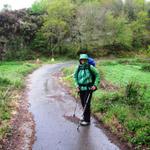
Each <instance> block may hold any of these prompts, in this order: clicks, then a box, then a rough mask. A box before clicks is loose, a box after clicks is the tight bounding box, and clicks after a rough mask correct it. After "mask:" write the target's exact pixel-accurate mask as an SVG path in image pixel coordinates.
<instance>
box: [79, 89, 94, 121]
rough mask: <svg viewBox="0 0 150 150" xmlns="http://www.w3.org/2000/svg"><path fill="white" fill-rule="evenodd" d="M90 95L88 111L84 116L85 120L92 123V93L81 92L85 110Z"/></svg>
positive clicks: (86, 110)
mask: <svg viewBox="0 0 150 150" xmlns="http://www.w3.org/2000/svg"><path fill="white" fill-rule="evenodd" d="M89 94H90V97H89V100H88V103H87V106H86V109H85V111H84V114H83V117H84V120H85V121H86V122H90V116H91V108H90V107H91V98H92V92H91V91H89V90H88V91H80V99H81V104H82V107H83V108H84V107H85V104H86V101H87V98H88V96H89Z"/></svg>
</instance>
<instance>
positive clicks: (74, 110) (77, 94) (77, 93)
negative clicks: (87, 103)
mask: <svg viewBox="0 0 150 150" xmlns="http://www.w3.org/2000/svg"><path fill="white" fill-rule="evenodd" d="M78 94H79V92H78V93H77V95H76V96H77V97H78ZM76 110H77V100H76V106H75V109H74V113H73V117H75V116H76V114H75V113H76Z"/></svg>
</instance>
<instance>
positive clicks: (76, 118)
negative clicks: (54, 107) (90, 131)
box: [63, 115, 80, 124]
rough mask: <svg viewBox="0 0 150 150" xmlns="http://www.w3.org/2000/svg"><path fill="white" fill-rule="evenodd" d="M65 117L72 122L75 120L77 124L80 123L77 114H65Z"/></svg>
mask: <svg viewBox="0 0 150 150" xmlns="http://www.w3.org/2000/svg"><path fill="white" fill-rule="evenodd" d="M63 117H64V118H65V119H66V120H68V121H70V122H73V123H75V124H79V121H80V119H79V118H78V117H76V116H66V115H64V116H63Z"/></svg>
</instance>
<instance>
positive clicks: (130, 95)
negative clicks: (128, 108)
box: [125, 81, 144, 106]
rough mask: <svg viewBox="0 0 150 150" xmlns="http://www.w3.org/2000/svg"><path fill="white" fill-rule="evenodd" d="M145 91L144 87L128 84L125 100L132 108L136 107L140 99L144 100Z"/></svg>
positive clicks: (133, 83)
mask: <svg viewBox="0 0 150 150" xmlns="http://www.w3.org/2000/svg"><path fill="white" fill-rule="evenodd" d="M143 95H144V93H143V90H142V86H140V85H139V84H137V83H135V82H133V81H131V82H129V83H128V84H127V86H126V90H125V100H126V103H127V104H129V105H132V106H135V105H137V104H138V103H139V101H140V99H143Z"/></svg>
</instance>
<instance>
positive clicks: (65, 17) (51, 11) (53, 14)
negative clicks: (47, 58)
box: [41, 0, 75, 55]
mask: <svg viewBox="0 0 150 150" xmlns="http://www.w3.org/2000/svg"><path fill="white" fill-rule="evenodd" d="M74 11H75V7H74V5H73V3H72V2H71V1H70V0H55V1H52V2H51V3H50V5H49V6H48V9H47V16H46V17H45V22H44V25H43V27H42V29H41V31H42V32H43V34H44V36H45V37H46V38H47V41H48V43H49V47H50V50H51V52H52V55H53V51H54V49H57V48H58V49H59V52H60V53H61V50H62V46H63V44H64V42H65V40H67V39H68V38H69V37H70V30H71V27H70V26H71V24H72V20H73V16H74Z"/></svg>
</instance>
